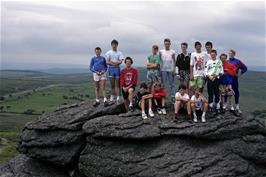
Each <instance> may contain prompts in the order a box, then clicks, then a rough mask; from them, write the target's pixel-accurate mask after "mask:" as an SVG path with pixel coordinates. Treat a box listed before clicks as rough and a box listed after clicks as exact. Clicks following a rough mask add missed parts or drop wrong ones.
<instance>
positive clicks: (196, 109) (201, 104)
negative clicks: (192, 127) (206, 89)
mask: <svg viewBox="0 0 266 177" xmlns="http://www.w3.org/2000/svg"><path fill="white" fill-rule="evenodd" d="M190 106H191V110H192V112H193V121H194V122H198V117H197V114H198V115H199V114H201V121H202V122H206V119H205V115H206V112H207V110H208V100H207V99H206V98H205V97H204V95H203V94H202V93H201V89H200V88H196V90H195V94H194V95H192V97H191V99H190Z"/></svg>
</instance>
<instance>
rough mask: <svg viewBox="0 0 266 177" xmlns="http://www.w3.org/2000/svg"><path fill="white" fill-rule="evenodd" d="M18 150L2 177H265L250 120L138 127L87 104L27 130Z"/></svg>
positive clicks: (136, 115) (120, 114) (161, 121)
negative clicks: (18, 153) (19, 153)
mask: <svg viewBox="0 0 266 177" xmlns="http://www.w3.org/2000/svg"><path fill="white" fill-rule="evenodd" d="M18 150H19V152H21V153H22V154H25V155H19V156H18V157H16V158H15V159H13V160H11V161H10V162H9V163H8V164H6V165H5V166H3V167H1V168H0V177H9V176H10V177H13V176H29V177H33V176H40V177H46V176H49V173H50V176H53V177H57V176H58V177H59V176H72V177H74V176H75V177H81V176H87V177H94V176H95V177H96V176H97V177H107V176H117V177H127V176H134V177H136V176H140V177H142V176H143V177H148V176H152V177H156V176H158V177H168V176H169V177H190V176H193V177H205V176H211V177H212V176H224V177H225V176H226V177H229V176H230V177H231V176H243V177H244V176H246V177H260V176H261V177H262V176H266V129H265V127H264V125H262V124H261V123H260V122H259V121H258V120H256V119H255V118H254V117H252V116H251V115H250V114H248V113H244V114H243V115H242V116H241V117H235V116H233V115H232V114H230V113H225V114H223V115H219V116H216V117H215V118H208V117H207V122H206V123H190V122H188V121H187V120H185V119H183V118H181V119H180V121H179V122H178V123H174V122H173V121H172V120H171V118H170V115H167V116H162V115H156V116H155V118H153V119H148V120H145V121H143V120H142V118H141V116H140V112H138V111H135V112H132V113H131V112H130V113H125V109H124V106H123V104H120V105H112V106H109V107H102V106H100V107H98V108H97V109H95V108H93V107H92V103H91V102H86V103H84V104H81V105H76V106H71V107H68V108H64V109H59V110H58V111H56V112H53V113H46V114H43V115H42V116H41V117H40V118H38V119H37V120H35V121H33V122H31V123H28V124H27V125H26V126H25V128H24V130H23V132H22V134H21V137H20V141H19V143H18ZM32 164H34V165H32ZM38 170H39V171H38ZM1 174H2V176H1Z"/></svg>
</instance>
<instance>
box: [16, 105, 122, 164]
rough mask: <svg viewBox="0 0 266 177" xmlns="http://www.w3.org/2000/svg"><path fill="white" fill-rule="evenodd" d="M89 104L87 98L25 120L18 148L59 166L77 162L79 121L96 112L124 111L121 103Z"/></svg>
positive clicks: (80, 136)
mask: <svg viewBox="0 0 266 177" xmlns="http://www.w3.org/2000/svg"><path fill="white" fill-rule="evenodd" d="M92 104H93V102H87V103H83V104H80V105H73V106H71V107H68V108H64V109H59V110H58V111H55V112H52V113H46V114H43V115H42V116H41V117H39V118H38V119H37V120H34V121H33V122H31V123H28V124H27V125H26V126H25V128H24V129H23V132H22V134H21V136H20V141H19V142H18V147H17V149H18V151H19V152H21V153H23V154H26V155H27V156H29V157H32V158H35V159H40V160H44V161H48V162H51V163H53V164H55V165H58V166H72V164H77V163H78V162H77V161H78V158H79V154H80V152H81V150H82V149H83V148H84V145H85V133H84V132H83V130H82V125H83V124H84V123H85V122H86V121H87V120H90V119H93V118H95V117H98V116H102V115H106V114H108V115H112V114H118V113H120V112H124V111H125V110H124V106H123V104H120V105H113V106H109V107H103V106H102V105H100V106H99V107H98V109H95V108H94V107H93V106H92Z"/></svg>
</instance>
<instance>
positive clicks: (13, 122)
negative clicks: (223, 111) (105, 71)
mask: <svg viewBox="0 0 266 177" xmlns="http://www.w3.org/2000/svg"><path fill="white" fill-rule="evenodd" d="M138 71H139V83H140V82H143V81H146V70H145V68H138ZM239 81H240V94H241V98H240V102H241V103H240V105H241V109H243V110H244V111H248V112H253V113H254V115H255V116H256V117H257V118H259V119H260V120H261V121H262V122H264V123H265V125H266V101H265V100H266V73H265V72H252V71H250V72H248V73H247V74H245V75H243V76H241V77H240V79H239ZM178 84H179V83H178V81H177V80H176V81H175V85H176V88H177V87H178ZM107 90H108V93H110V86H109V82H107ZM205 94H206V89H205ZM206 96H207V95H206ZM0 98H1V100H0V109H1V110H0V112H1V113H0V164H1V163H4V162H6V161H7V160H9V159H10V158H12V157H14V156H15V155H16V154H17V151H16V149H15V145H16V142H17V136H18V135H19V133H20V131H21V130H22V128H23V127H24V125H25V124H26V123H27V122H29V121H31V120H33V119H35V118H36V117H38V116H39V115H40V114H42V113H43V112H47V111H54V110H55V109H56V108H58V107H59V106H64V105H66V104H72V103H77V102H80V101H84V100H87V99H94V83H93V80H92V75H91V74H89V73H84V74H61V75H56V74H47V73H43V72H38V71H37V72H35V71H12V70H9V71H0Z"/></svg>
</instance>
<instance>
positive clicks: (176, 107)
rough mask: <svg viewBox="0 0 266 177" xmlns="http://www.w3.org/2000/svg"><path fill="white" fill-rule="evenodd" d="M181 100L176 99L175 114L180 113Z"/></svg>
mask: <svg viewBox="0 0 266 177" xmlns="http://www.w3.org/2000/svg"><path fill="white" fill-rule="evenodd" d="M180 104H181V101H175V114H177V113H178V111H179V108H180Z"/></svg>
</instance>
